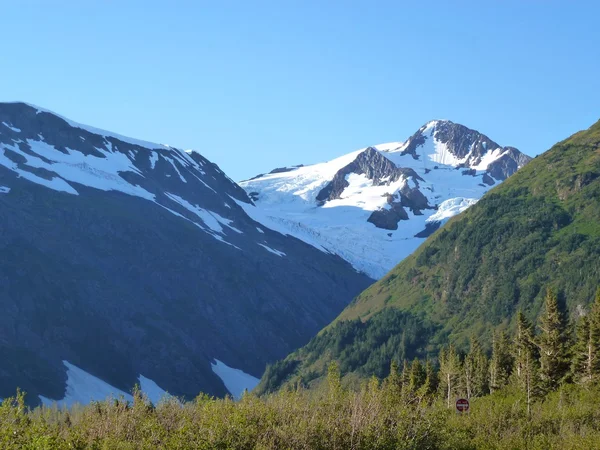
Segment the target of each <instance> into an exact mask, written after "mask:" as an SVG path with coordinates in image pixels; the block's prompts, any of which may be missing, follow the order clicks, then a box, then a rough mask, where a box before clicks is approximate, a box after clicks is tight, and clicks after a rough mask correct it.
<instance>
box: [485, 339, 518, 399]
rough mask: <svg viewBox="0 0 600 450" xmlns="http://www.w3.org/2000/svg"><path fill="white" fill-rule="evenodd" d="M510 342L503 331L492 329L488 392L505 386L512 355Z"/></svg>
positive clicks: (511, 363)
mask: <svg viewBox="0 0 600 450" xmlns="http://www.w3.org/2000/svg"><path fill="white" fill-rule="evenodd" d="M510 350H511V349H510V342H509V339H508V336H507V335H506V333H505V332H504V331H502V332H500V333H497V332H495V331H494V335H493V342H492V359H491V360H490V392H494V391H495V390H498V389H500V388H502V387H503V386H506V384H507V383H508V378H509V377H510V374H511V372H512V365H513V361H512V356H511V353H510Z"/></svg>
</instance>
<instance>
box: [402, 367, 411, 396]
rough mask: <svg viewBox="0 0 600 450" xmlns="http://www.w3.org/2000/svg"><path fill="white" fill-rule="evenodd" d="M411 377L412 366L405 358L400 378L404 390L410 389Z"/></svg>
mask: <svg viewBox="0 0 600 450" xmlns="http://www.w3.org/2000/svg"><path fill="white" fill-rule="evenodd" d="M409 378H410V367H409V366H408V361H407V360H406V359H405V360H404V361H403V362H402V376H401V378H400V383H401V385H402V392H407V391H408V381H409Z"/></svg>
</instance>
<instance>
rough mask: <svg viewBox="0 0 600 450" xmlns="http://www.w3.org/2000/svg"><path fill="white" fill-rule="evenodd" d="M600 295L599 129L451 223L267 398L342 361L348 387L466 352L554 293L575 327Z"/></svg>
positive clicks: (272, 378)
mask: <svg viewBox="0 0 600 450" xmlns="http://www.w3.org/2000/svg"><path fill="white" fill-rule="evenodd" d="M599 284H600V122H598V123H596V124H595V125H593V126H592V127H591V128H589V129H588V130H585V131H581V132H579V133H577V134H575V135H573V136H571V137H570V138H568V139H566V140H565V141H562V142H560V143H558V144H556V145H555V146H554V147H552V149H550V150H549V151H547V152H546V153H544V154H543V155H540V156H538V157H537V158H535V159H534V160H533V161H531V162H530V163H529V164H528V165H527V166H525V167H524V168H523V169H521V170H520V171H519V172H517V173H516V174H515V175H513V176H512V177H511V178H509V179H508V180H507V181H505V182H504V183H502V184H501V185H500V186H498V187H497V188H495V189H493V190H491V191H490V192H489V193H488V194H487V195H485V196H484V197H483V198H482V199H481V200H480V201H479V202H478V203H477V204H476V205H475V206H473V207H471V208H469V209H468V210H467V211H466V212H464V213H463V214H461V215H459V216H457V217H455V218H453V219H452V220H450V221H449V222H448V223H447V224H446V225H445V226H444V227H442V228H441V229H440V230H438V231H437V232H436V233H435V234H434V235H432V236H431V237H430V239H428V240H427V241H426V242H425V243H424V244H423V245H422V246H421V247H420V248H419V249H418V250H417V251H416V252H415V253H414V254H413V255H411V256H410V257H408V258H407V259H405V260H404V261H402V263H400V264H399V265H398V266H396V267H395V268H394V269H393V270H392V271H391V272H390V273H389V274H387V275H386V276H385V277H384V278H383V279H381V280H380V281H379V282H377V283H375V284H374V285H373V286H371V287H370V288H369V289H367V290H366V291H365V292H363V293H362V294H361V295H359V296H358V297H357V298H356V299H355V300H354V301H353V302H352V303H351V304H350V305H349V306H348V307H347V308H346V309H345V310H344V311H343V312H342V314H341V315H340V316H339V317H338V319H336V321H335V322H334V323H333V324H331V325H330V326H329V327H328V328H326V329H325V330H323V331H322V332H321V333H320V334H319V335H318V336H317V337H315V338H314V339H313V340H312V341H311V342H310V343H309V344H308V345H307V346H306V347H304V348H302V349H300V350H298V351H297V352H295V353H293V354H291V355H290V356H288V357H287V358H286V359H285V360H284V361H280V362H278V363H276V364H274V365H273V366H271V367H269V368H268V370H267V372H266V373H265V375H264V377H263V380H262V381H261V385H260V386H259V391H260V392H267V391H271V390H273V389H276V388H278V387H280V386H281V385H282V384H284V383H288V384H294V383H296V382H298V381H301V382H303V383H309V384H310V383H316V382H318V380H319V379H320V378H322V376H323V374H324V373H325V367H326V366H327V364H328V362H329V361H331V360H338V361H339V362H340V365H341V369H342V373H343V374H345V375H346V379H347V380H348V381H352V380H354V379H356V378H361V377H362V376H363V375H370V374H376V375H379V376H384V375H386V373H387V370H388V367H389V362H390V360H392V359H397V360H401V359H402V358H412V357H413V356H427V355H435V354H436V353H437V351H438V349H439V347H440V345H441V344H443V343H445V342H447V341H449V342H452V343H455V344H456V345H457V346H458V348H459V349H460V348H462V349H464V348H466V347H467V344H468V341H469V338H470V337H471V336H475V337H477V338H479V340H480V341H481V342H482V345H483V347H484V348H485V349H488V350H489V349H490V347H491V340H492V330H494V329H512V328H514V326H515V315H516V312H517V310H518V309H521V310H522V311H523V314H524V316H525V317H526V318H529V319H531V320H533V319H535V318H536V317H537V316H538V315H539V312H540V308H541V305H542V302H543V297H544V294H545V291H546V288H547V287H550V288H552V289H553V290H554V291H555V292H557V293H558V297H559V303H560V304H561V306H562V307H563V308H565V309H566V310H567V311H568V312H570V313H571V314H570V315H571V316H572V317H575V316H576V314H575V312H576V311H577V310H579V309H581V308H582V307H585V306H586V305H587V304H589V303H590V302H591V301H592V299H593V298H594V293H595V290H596V289H597V287H598V285H599Z"/></svg>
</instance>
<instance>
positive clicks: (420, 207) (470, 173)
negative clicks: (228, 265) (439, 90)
mask: <svg viewBox="0 0 600 450" xmlns="http://www.w3.org/2000/svg"><path fill="white" fill-rule="evenodd" d="M530 159H531V158H530V157H529V156H527V155H525V154H523V153H521V152H519V151H518V150H517V149H515V148H513V147H501V146H499V145H498V144H497V143H495V142H494V141H492V140H491V139H489V138H488V137H487V136H485V135H483V134H481V133H479V132H477V131H474V130H471V129H469V128H467V127H465V126H463V125H459V124H456V123H453V122H450V121H447V120H437V121H431V122H429V123H427V124H425V125H424V126H422V127H421V128H420V129H419V130H418V131H417V132H416V133H415V134H414V135H412V136H411V137H410V138H409V139H408V140H407V141H406V142H405V143H401V142H393V143H389V144H382V145H376V146H373V147H367V148H365V149H360V150H357V151H355V152H352V153H349V154H347V155H344V156H342V157H340V158H337V159H334V160H332V161H329V162H327V163H322V164H316V165H311V166H302V165H301V166H294V167H289V168H285V167H284V168H279V169H275V170H273V171H272V172H270V173H268V174H262V175H258V176H256V177H254V178H252V179H251V180H247V181H244V182H241V183H240V185H241V186H242V187H243V188H244V189H245V190H246V191H247V192H248V195H249V196H250V197H251V198H252V199H253V200H254V202H255V203H256V205H257V206H258V209H259V210H260V215H258V214H257V213H256V212H254V213H253V217H254V218H255V219H256V220H258V221H260V222H262V223H265V224H271V225H270V226H277V227H279V228H278V229H280V230H281V231H282V232H286V233H288V234H290V235H292V236H296V237H298V238H299V239H302V240H304V241H306V242H307V243H310V244H312V245H314V246H315V247H317V248H321V249H326V250H328V251H330V252H332V253H335V254H338V255H340V256H341V257H342V258H344V259H346V260H347V261H349V262H350V263H351V264H352V265H353V266H354V267H355V268H356V269H357V270H360V271H363V272H365V273H366V274H368V275H369V276H371V277H372V278H376V279H378V278H381V277H382V276H383V275H385V274H386V273H387V272H388V271H389V270H390V269H392V267H394V265H396V264H397V263H398V262H399V261H401V260H402V259H403V258H405V257H406V256H408V255H409V254H411V253H412V252H413V251H414V250H415V249H416V248H417V247H418V246H419V245H420V244H421V243H422V242H423V241H424V239H425V238H427V236H429V235H430V234H431V233H433V232H434V231H435V230H436V229H437V228H439V226H440V225H441V224H442V223H444V222H445V221H446V220H448V218H450V217H452V216H453V215H455V214H458V213H459V212H461V211H463V210H465V209H466V208H468V207H469V206H471V205H473V204H474V203H475V202H476V201H477V200H478V199H479V198H480V197H481V196H482V195H483V194H484V193H485V192H487V191H488V190H489V189H490V187H492V186H495V185H496V184H498V183H500V182H502V181H503V180H505V179H506V178H507V177H509V176H510V175H512V174H513V173H514V172H516V171H517V169H519V168H520V167H522V166H524V165H525V164H527V162H529V160H530Z"/></svg>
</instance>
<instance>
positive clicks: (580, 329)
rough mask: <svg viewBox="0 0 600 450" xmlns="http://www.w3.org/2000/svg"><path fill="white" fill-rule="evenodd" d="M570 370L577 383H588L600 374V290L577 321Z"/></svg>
mask: <svg viewBox="0 0 600 450" xmlns="http://www.w3.org/2000/svg"><path fill="white" fill-rule="evenodd" d="M572 353H573V360H572V362H571V372H572V375H573V379H574V380H575V381H576V382H579V383H589V382H591V381H595V380H597V379H598V375H600V290H599V291H598V292H597V293H596V300H595V302H594V304H593V305H592V307H591V309H590V312H589V313H588V314H587V315H585V316H583V317H581V318H580V319H579V322H578V323H577V330H576V342H575V345H574V346H573V351H572Z"/></svg>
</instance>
